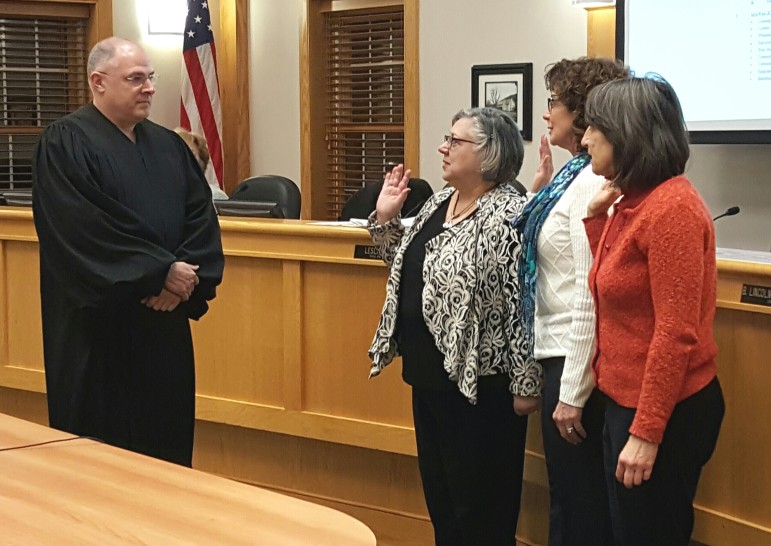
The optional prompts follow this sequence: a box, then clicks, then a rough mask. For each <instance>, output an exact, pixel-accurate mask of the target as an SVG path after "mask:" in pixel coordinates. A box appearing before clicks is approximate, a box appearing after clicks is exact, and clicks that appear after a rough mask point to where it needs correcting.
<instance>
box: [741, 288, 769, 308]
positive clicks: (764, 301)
mask: <svg viewBox="0 0 771 546" xmlns="http://www.w3.org/2000/svg"><path fill="white" fill-rule="evenodd" d="M741 302H742V303H754V304H755V305H765V306H766V307H771V286H757V285H754V284H743V285H742V299H741Z"/></svg>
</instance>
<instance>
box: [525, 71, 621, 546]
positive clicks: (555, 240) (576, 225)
mask: <svg viewBox="0 0 771 546" xmlns="http://www.w3.org/2000/svg"><path fill="white" fill-rule="evenodd" d="M626 77H628V71H627V69H626V68H624V66H623V65H622V64H620V63H618V62H616V61H613V60H610V59H590V58H586V57H582V58H580V59H576V60H567V59H563V60H562V61H560V62H558V63H555V64H553V65H551V66H550V67H549V68H548V70H547V72H546V78H545V79H546V87H547V88H548V89H549V91H550V95H551V96H550V97H549V99H548V109H547V111H546V112H545V113H544V115H543V119H544V120H545V121H546V124H547V126H548V129H549V140H550V141H551V144H552V145H554V146H559V147H560V148H564V149H566V150H568V151H569V152H570V153H571V154H573V157H572V158H571V159H570V160H569V161H568V162H567V163H566V164H565V166H564V167H563V168H562V169H561V170H560V171H559V172H558V173H557V175H556V176H554V178H553V179H552V180H551V182H549V183H548V184H545V182H546V180H545V179H548V178H549V177H550V175H551V171H553V167H551V152H550V148H549V141H548V140H547V139H546V135H544V137H542V139H541V147H540V153H541V167H540V168H539V171H538V174H537V176H536V181H535V184H534V191H535V190H536V189H538V188H539V186H542V185H543V187H542V188H540V189H539V190H538V193H536V194H535V195H534V196H533V198H532V199H531V201H530V202H529V203H528V205H527V206H526V208H525V210H524V212H523V213H522V215H521V216H520V217H519V218H518V219H517V220H516V225H517V226H518V227H519V228H520V229H521V230H522V232H523V235H524V238H523V249H522V254H521V255H520V269H519V277H520V291H521V294H522V306H521V308H520V309H521V312H522V317H521V318H522V324H523V327H524V329H525V331H526V333H527V337H528V338H529V340H530V341H531V344H530V347H531V348H532V354H531V358H532V359H534V360H536V361H538V363H539V364H540V365H541V366H542V368H543V372H544V384H543V390H542V397H541V404H542V409H543V412H542V420H541V428H542V434H543V443H544V451H545V453H546V466H547V470H548V474H549V493H550V502H551V507H550V519H549V544H550V546H556V545H570V544H592V545H596V546H602V545H604V544H611V543H612V530H611V527H610V514H609V508H608V499H607V492H606V489H605V481H604V474H603V454H602V423H603V417H602V407H601V404H600V397H599V393H598V392H596V391H595V389H594V377H593V375H592V370H591V365H590V364H591V362H590V360H591V357H592V354H593V350H594V305H593V302H592V296H591V293H590V292H589V286H588V282H587V279H588V275H589V269H590V268H591V265H592V253H591V250H590V248H589V242H588V240H587V238H586V233H585V231H584V226H583V219H584V217H585V216H586V206H587V204H588V203H589V201H590V199H591V198H592V196H593V195H594V194H595V193H596V192H597V190H598V189H599V188H600V186H601V185H602V183H603V181H604V179H603V178H602V177H600V176H597V175H595V174H593V173H592V169H591V164H590V163H591V158H590V157H589V155H588V154H587V152H586V150H585V149H583V148H582V147H581V139H582V137H583V135H584V132H585V131H586V127H587V124H586V121H585V120H584V107H585V105H586V98H587V96H588V95H589V91H591V89H592V88H594V87H595V86H597V85H599V84H601V83H604V82H607V81H610V80H615V79H621V78H626ZM539 177H540V180H539ZM544 184H545V185H544ZM537 405H538V400H537V399H534V398H523V399H520V400H518V401H517V405H516V406H515V407H516V408H517V409H518V412H520V413H529V412H530V411H532V410H534V409H535V408H536V407H537Z"/></svg>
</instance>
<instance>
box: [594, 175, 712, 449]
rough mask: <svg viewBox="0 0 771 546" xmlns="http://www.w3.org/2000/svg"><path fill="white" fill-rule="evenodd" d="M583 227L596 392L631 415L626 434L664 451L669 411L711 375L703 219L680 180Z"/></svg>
mask: <svg viewBox="0 0 771 546" xmlns="http://www.w3.org/2000/svg"><path fill="white" fill-rule="evenodd" d="M584 225H585V228H586V233H587V235H588V237H589V242H590V244H591V247H592V252H593V253H594V255H595V262H594V266H593V267H592V270H591V272H590V275H589V285H590V288H591V290H592V293H593V294H594V301H595V304H596V308H597V311H596V312H597V326H596V328H597V343H596V351H595V355H594V361H593V369H594V373H595V378H596V381H597V386H598V387H599V389H600V390H601V391H602V392H604V393H605V394H607V395H608V396H610V397H611V398H612V399H613V400H615V401H616V402H617V403H618V404H619V405H621V406H624V407H628V408H637V412H636V414H635V418H634V421H633V422H632V426H631V427H630V429H629V432H630V433H631V434H633V435H635V436H637V437H639V438H642V439H644V440H648V441H650V442H655V443H661V440H662V438H663V436H664V430H665V429H666V426H667V422H668V421H669V417H670V415H671V414H672V410H673V408H674V406H675V404H676V403H677V402H679V401H681V400H683V399H685V398H687V397H688V396H691V395H692V394H694V393H696V392H698V391H699V390H701V389H702V388H704V387H705V386H706V385H707V384H708V383H709V382H710V381H711V380H712V379H713V378H714V377H715V375H716V373H717V369H716V365H715V357H716V356H717V346H716V344H715V341H714V338H713V335H712V321H713V319H714V317H715V307H716V287H717V266H716V262H715V230H714V227H713V224H712V220H711V218H710V215H709V211H708V210H707V207H706V206H705V205H704V202H703V201H702V199H701V197H700V196H699V194H698V193H697V192H696V190H695V189H694V188H693V186H692V185H691V183H690V182H689V181H688V180H687V179H686V178H685V177H683V176H678V177H675V178H672V179H670V180H668V181H666V182H664V183H663V184H661V185H659V186H657V187H656V188H655V189H653V190H652V191H651V192H649V193H647V194H645V195H639V196H637V197H636V198H629V197H627V196H625V197H624V198H623V199H622V200H621V201H620V202H619V203H617V205H616V209H615V212H614V213H613V216H611V218H610V219H606V218H605V217H604V216H599V217H591V218H586V219H585V220H584ZM609 232H612V233H611V234H610V235H609ZM599 250H601V252H599Z"/></svg>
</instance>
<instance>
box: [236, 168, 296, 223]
mask: <svg viewBox="0 0 771 546" xmlns="http://www.w3.org/2000/svg"><path fill="white" fill-rule="evenodd" d="M230 200H231V201H272V202H275V203H277V204H278V207H279V208H280V209H281V211H282V212H283V213H284V218H299V217H300V204H301V201H300V190H299V188H298V187H297V185H296V184H295V183H294V182H292V181H291V180H289V179H288V178H286V177H284V176H278V175H273V174H269V175H263V176H253V177H251V178H247V179H246V180H244V181H243V182H241V183H240V184H239V185H238V186H236V189H234V190H233V193H232V195H231V196H230Z"/></svg>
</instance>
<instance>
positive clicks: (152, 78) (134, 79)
mask: <svg viewBox="0 0 771 546" xmlns="http://www.w3.org/2000/svg"><path fill="white" fill-rule="evenodd" d="M99 73H100V74H104V75H105V76H110V75H111V74H108V73H107V72H99ZM123 79H124V80H126V81H127V82H128V83H129V85H131V86H132V87H142V86H144V85H145V83H147V82H148V81H149V82H150V83H151V84H152V85H155V84H157V83H158V74H156V73H155V72H153V73H152V74H141V73H137V74H132V75H131V76H126V77H125V78H123Z"/></svg>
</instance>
